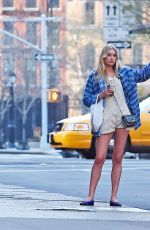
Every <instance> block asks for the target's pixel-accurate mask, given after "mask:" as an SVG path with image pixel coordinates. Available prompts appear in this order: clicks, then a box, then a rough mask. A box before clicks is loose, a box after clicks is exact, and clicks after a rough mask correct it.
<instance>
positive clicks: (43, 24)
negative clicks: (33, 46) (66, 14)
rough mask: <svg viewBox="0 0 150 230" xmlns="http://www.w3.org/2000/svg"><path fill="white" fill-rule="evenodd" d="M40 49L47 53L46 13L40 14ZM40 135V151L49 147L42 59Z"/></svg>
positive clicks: (43, 63) (45, 81) (45, 88)
mask: <svg viewBox="0 0 150 230" xmlns="http://www.w3.org/2000/svg"><path fill="white" fill-rule="evenodd" d="M41 49H42V52H43V53H47V23H46V15H45V14H43V15H42V16H41ZM41 65H42V69H41V71H42V95H41V96H42V137H41V142H40V149H41V152H42V151H43V150H46V149H48V148H49V145H48V143H47V133H48V124H47V123H48V117H47V111H48V109H47V62H46V61H42V63H41Z"/></svg>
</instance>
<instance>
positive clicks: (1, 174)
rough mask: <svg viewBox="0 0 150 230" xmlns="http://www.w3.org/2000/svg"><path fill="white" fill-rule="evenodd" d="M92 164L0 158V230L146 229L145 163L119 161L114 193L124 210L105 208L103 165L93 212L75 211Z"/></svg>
mask: <svg viewBox="0 0 150 230" xmlns="http://www.w3.org/2000/svg"><path fill="white" fill-rule="evenodd" d="M92 163H93V160H85V159H77V158H70V159H62V158H61V157H57V158H55V155H51V154H50V155H31V154H30V155H29V154H19V155H17V154H0V206H1V210H0V224H1V228H0V229H1V230H7V229H11V230H12V229H15V230H17V229H19V230H24V229H37V230H38V229H48V228H49V227H51V228H50V229H53V230H55V229H59V228H61V229H66V228H69V227H70V228H71V229H72V230H73V229H82V228H84V227H86V229H91V228H93V229H99V227H100V228H101V229H110V228H111V229H116V225H117V229H127V230H130V229H132V230H134V229H143V230H144V229H149V226H150V212H149V211H148V212H147V210H150V202H149V201H150V186H149V185H150V177H149V173H150V160H149V159H147V160H144V159H139V160H136V159H124V161H123V174H122V178H121V183H120V189H119V193H118V200H119V201H120V202H122V204H123V205H124V208H122V209H117V210H112V209H110V207H109V206H108V202H109V199H110V191H111V183H110V172H111V160H106V162H105V165H104V169H103V173H102V178H101V183H100V184H99V185H98V188H97V192H96V207H94V209H86V210H81V208H80V206H79V202H80V201H81V200H82V199H84V198H85V197H86V194H87V191H88V184H89V178H90V171H91V167H92ZM145 210H146V211H145ZM37 211H38V214H37ZM68 211H69V212H68ZM70 211H71V212H70ZM68 213H69V214H68ZM35 219H37V220H36V221H35ZM66 219H68V221H67V220H66ZM62 220H64V221H62ZM74 222H75V223H76V225H74ZM122 224H123V225H122ZM56 226H57V227H56ZM75 226H76V228H75Z"/></svg>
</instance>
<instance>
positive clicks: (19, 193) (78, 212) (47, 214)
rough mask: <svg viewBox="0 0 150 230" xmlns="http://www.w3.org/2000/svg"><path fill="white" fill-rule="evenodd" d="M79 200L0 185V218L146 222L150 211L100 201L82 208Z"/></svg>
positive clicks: (40, 191) (42, 191)
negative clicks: (114, 206)
mask: <svg viewBox="0 0 150 230" xmlns="http://www.w3.org/2000/svg"><path fill="white" fill-rule="evenodd" d="M80 202H81V198H78V197H71V196H66V195H63V194H55V193H48V192H47V191H44V190H35V189H27V188H25V187H20V186H11V185H3V184H1V185H0V207H1V209H0V217H17V218H56V219H61V218H63V219H98V220H100V219H103V220H118V219H119V220H128V221H133V220H134V221H135V220H136V221H150V211H146V210H142V209H139V208H131V207H126V206H123V207H121V208H113V207H110V206H109V204H108V203H106V202H102V201H96V202H95V206H94V207H83V206H80V205H79V203H80Z"/></svg>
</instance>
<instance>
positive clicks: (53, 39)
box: [48, 22, 60, 47]
mask: <svg viewBox="0 0 150 230" xmlns="http://www.w3.org/2000/svg"><path fill="white" fill-rule="evenodd" d="M59 33H60V23H58V22H52V23H50V24H48V38H49V41H48V42H49V44H48V45H49V47H52V46H56V45H59V44H60V34H59Z"/></svg>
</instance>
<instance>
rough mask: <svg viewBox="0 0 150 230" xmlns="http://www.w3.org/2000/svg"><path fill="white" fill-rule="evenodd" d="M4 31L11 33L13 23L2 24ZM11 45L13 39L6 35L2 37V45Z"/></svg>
mask: <svg viewBox="0 0 150 230" xmlns="http://www.w3.org/2000/svg"><path fill="white" fill-rule="evenodd" d="M3 26H4V30H6V31H8V32H9V33H11V34H12V33H13V23H12V22H4V24H3ZM12 43H13V38H12V37H10V36H8V35H3V44H4V45H9V46H11V45H12Z"/></svg>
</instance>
